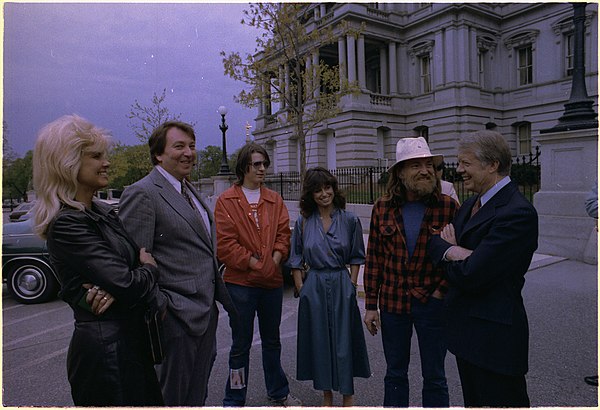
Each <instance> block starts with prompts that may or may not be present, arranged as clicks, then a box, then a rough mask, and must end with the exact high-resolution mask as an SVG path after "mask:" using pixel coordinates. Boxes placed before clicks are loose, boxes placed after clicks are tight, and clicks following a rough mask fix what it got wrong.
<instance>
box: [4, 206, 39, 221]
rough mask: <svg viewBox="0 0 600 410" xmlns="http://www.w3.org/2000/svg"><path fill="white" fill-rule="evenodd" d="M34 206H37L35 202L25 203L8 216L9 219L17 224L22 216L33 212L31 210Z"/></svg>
mask: <svg viewBox="0 0 600 410" xmlns="http://www.w3.org/2000/svg"><path fill="white" fill-rule="evenodd" d="M34 204H35V201H33V202H23V203H22V204H20V205H19V206H17V207H16V208H15V209H14V210H13V211H12V212H11V213H10V214H8V219H9V220H10V221H11V222H15V221H17V220H19V218H20V217H21V216H23V215H25V214H26V213H27V212H29V211H31V208H33V205H34Z"/></svg>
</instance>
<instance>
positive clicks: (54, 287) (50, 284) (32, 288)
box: [6, 260, 58, 305]
mask: <svg viewBox="0 0 600 410" xmlns="http://www.w3.org/2000/svg"><path fill="white" fill-rule="evenodd" d="M6 269H7V270H8V272H7V273H6V285H7V290H8V293H9V295H10V296H11V297H12V298H13V299H15V300H16V301H17V302H20V303H24V304H27V305H29V304H34V303H42V302H47V301H49V300H52V299H54V298H55V297H56V294H57V292H58V281H57V280H56V278H55V277H54V275H53V273H52V271H51V269H50V268H49V267H48V266H47V265H46V264H44V263H43V262H41V261H36V260H18V261H14V262H13V263H12V264H11V265H10V266H8V267H7V268H6Z"/></svg>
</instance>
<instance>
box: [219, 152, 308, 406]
mask: <svg viewBox="0 0 600 410" xmlns="http://www.w3.org/2000/svg"><path fill="white" fill-rule="evenodd" d="M269 165H270V159H269V154H267V151H266V150H265V149H264V148H263V147H261V146H260V145H258V144H256V143H254V142H250V143H248V144H246V145H244V147H242V149H241V150H240V152H239V154H238V160H237V164H236V167H235V173H236V175H237V178H238V180H237V181H236V182H235V184H234V185H233V186H232V187H231V188H229V189H228V190H226V191H225V192H223V193H222V194H221V195H220V196H219V199H218V200H217V204H216V206H215V220H216V225H217V257H218V258H219V260H220V261H221V262H222V263H224V264H225V273H224V274H223V279H224V280H225V284H226V286H227V289H228V290H229V293H230V295H231V298H232V300H233V302H234V304H235V306H236V308H237V310H238V312H239V316H238V320H237V321H236V322H235V323H233V322H231V320H230V324H231V334H232V346H231V351H230V353H229V377H228V379H227V384H226V387H225V398H224V399H223V406H225V407H231V406H233V407H240V406H244V405H245V404H246V392H247V384H248V365H249V357H250V347H251V345H252V337H253V331H254V329H253V326H254V317H255V315H257V316H258V324H259V331H260V339H261V344H262V357H263V371H264V376H265V385H266V388H267V395H268V398H269V400H270V401H271V402H272V403H273V405H278V406H283V405H286V404H287V405H290V404H292V405H294V404H295V405H298V403H296V401H297V399H295V398H293V396H291V395H290V394H289V392H290V389H289V385H288V380H287V378H286V376H285V373H284V372H283V369H282V367H281V342H280V339H279V325H280V322H281V307H282V302H283V276H282V274H281V263H282V262H283V261H285V260H286V259H287V257H288V254H289V249H290V227H289V223H290V219H289V215H288V211H287V208H286V207H285V204H284V203H283V199H282V198H281V196H280V195H279V194H277V193H276V192H274V191H271V190H270V189H267V188H266V187H264V186H262V183H263V182H264V179H265V175H266V172H267V168H268V167H269ZM292 402H293V403H292Z"/></svg>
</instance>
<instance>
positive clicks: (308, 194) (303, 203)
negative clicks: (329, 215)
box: [300, 167, 346, 218]
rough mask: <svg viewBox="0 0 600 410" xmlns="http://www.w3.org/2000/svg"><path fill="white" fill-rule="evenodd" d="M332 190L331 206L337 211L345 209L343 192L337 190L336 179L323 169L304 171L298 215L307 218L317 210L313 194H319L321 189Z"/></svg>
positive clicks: (316, 168)
mask: <svg viewBox="0 0 600 410" xmlns="http://www.w3.org/2000/svg"><path fill="white" fill-rule="evenodd" d="M328 186H330V187H332V188H333V206H334V207H335V208H338V209H345V208H346V198H345V197H344V194H343V192H342V191H341V190H340V189H339V188H338V181H337V178H336V177H335V176H334V175H333V174H332V173H331V172H329V171H328V170H326V169H325V168H323V167H315V168H310V169H307V170H306V174H305V175H304V181H303V182H302V196H301V197H300V214H301V215H302V216H303V217H305V218H308V217H309V216H311V215H312V214H313V213H314V212H315V211H316V209H317V203H316V202H315V199H314V198H313V194H314V193H315V192H319V191H320V190H321V189H323V187H328Z"/></svg>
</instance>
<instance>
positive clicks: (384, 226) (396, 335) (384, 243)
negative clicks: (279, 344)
mask: <svg viewBox="0 0 600 410" xmlns="http://www.w3.org/2000/svg"><path fill="white" fill-rule="evenodd" d="M441 162H442V156H441V155H433V154H431V151H430V150H429V147H428V146H427V142H426V141H425V139H424V138H422V137H419V138H402V139H400V140H399V141H398V144H397V145H396V162H395V163H394V165H392V166H391V167H390V168H389V170H388V171H389V174H390V178H389V181H388V184H387V188H386V194H385V195H384V196H383V197H382V198H380V199H379V200H378V201H377V202H376V203H375V205H374V206H373V211H372V214H371V226H370V232H369V243H368V247H367V261H366V265H365V274H364V278H365V279H364V285H365V305H366V313H365V318H364V322H365V324H366V326H367V329H368V330H369V332H370V333H371V334H372V335H376V334H377V331H378V329H379V328H380V327H381V337H382V342H383V351H384V355H385V360H386V363H387V371H386V375H385V379H384V400H383V405H384V406H386V407H408V406H409V402H408V397H409V385H408V365H409V360H410V342H411V336H412V331H413V327H414V328H415V330H416V332H417V337H418V340H419V350H420V355H421V369H422V375H423V402H422V406H423V407H448V406H449V398H448V386H447V383H446V375H445V371H444V359H445V357H446V343H445V338H444V335H443V331H444V322H443V319H442V308H443V302H442V299H443V297H444V294H445V293H446V290H447V283H446V281H445V280H444V271H443V269H440V268H435V267H434V266H433V264H432V261H431V260H430V258H429V256H428V255H427V252H426V247H427V242H428V241H429V239H430V238H431V236H432V234H434V233H439V230H441V229H442V228H443V227H444V226H445V225H447V224H449V223H450V222H452V219H453V217H454V215H455V213H456V211H457V209H458V204H457V203H456V202H455V201H454V200H453V199H452V198H450V197H449V196H446V195H442V194H441V192H440V189H439V185H438V183H437V179H436V175H435V167H436V166H437V165H439V164H440V163H441ZM378 309H379V312H378Z"/></svg>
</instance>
